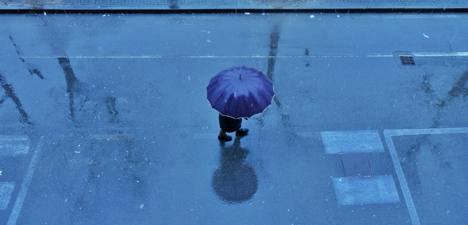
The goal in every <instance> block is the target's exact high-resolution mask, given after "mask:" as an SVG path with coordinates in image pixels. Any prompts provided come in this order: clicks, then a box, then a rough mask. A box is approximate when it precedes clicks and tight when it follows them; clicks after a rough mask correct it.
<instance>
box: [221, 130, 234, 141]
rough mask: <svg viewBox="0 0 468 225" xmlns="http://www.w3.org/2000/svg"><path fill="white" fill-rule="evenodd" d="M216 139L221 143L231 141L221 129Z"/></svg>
mask: <svg viewBox="0 0 468 225" xmlns="http://www.w3.org/2000/svg"><path fill="white" fill-rule="evenodd" d="M218 139H219V140H221V141H230V140H232V137H231V136H229V135H227V134H226V131H224V130H223V129H221V131H219V135H218Z"/></svg>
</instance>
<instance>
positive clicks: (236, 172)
mask: <svg viewBox="0 0 468 225" xmlns="http://www.w3.org/2000/svg"><path fill="white" fill-rule="evenodd" d="M220 146H221V165H220V168H218V169H217V170H216V171H215V172H214V174H213V180H212V184H211V185H212V187H213V189H214V191H215V193H216V194H217V195H218V196H219V197H220V198H221V199H222V200H223V201H225V202H228V203H241V202H244V201H246V200H249V199H251V198H252V196H253V195H254V194H255V193H256V192H257V186H258V181H257V175H256V174H255V171H254V169H253V168H252V167H250V166H248V165H245V163H244V160H245V158H246V157H247V155H248V154H249V150H247V149H245V148H242V147H241V146H240V137H236V138H235V140H234V143H233V144H232V145H231V146H228V147H226V146H225V142H220Z"/></svg>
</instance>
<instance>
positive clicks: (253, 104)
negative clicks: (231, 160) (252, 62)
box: [206, 66, 275, 141]
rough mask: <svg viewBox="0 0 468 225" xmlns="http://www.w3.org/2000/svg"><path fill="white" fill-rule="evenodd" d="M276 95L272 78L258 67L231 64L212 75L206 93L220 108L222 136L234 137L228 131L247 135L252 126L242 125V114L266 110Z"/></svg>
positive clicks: (227, 138) (243, 115) (229, 138)
mask: <svg viewBox="0 0 468 225" xmlns="http://www.w3.org/2000/svg"><path fill="white" fill-rule="evenodd" d="M274 95H275V92H274V89H273V83H272V82H271V80H270V79H269V78H268V77H267V76H266V75H265V74H263V73H262V72H261V71H258V70H256V69H254V68H249V67H245V66H240V67H231V68H228V69H225V70H223V71H221V72H219V73H218V74H217V75H216V76H214V77H212V78H211V80H210V83H209V84H208V86H207V87H206V97H207V99H208V101H209V102H210V105H211V107H212V108H213V109H215V110H216V111H218V112H219V127H220V128H221V131H220V132H219V135H218V139H219V140H221V141H231V140H232V137H231V136H229V135H227V134H226V133H228V132H234V131H235V132H236V136H245V135H247V132H249V130H248V129H242V128H241V125H242V118H244V119H246V120H247V118H250V117H252V116H253V115H255V114H258V113H262V112H263V111H264V110H265V109H266V108H267V107H268V106H269V105H270V104H271V101H272V100H273V97H274Z"/></svg>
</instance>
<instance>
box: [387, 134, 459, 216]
mask: <svg viewBox="0 0 468 225" xmlns="http://www.w3.org/2000/svg"><path fill="white" fill-rule="evenodd" d="M383 133H384V136H385V141H386V143H387V146H388V150H389V152H390V155H391V157H392V161H393V166H394V167H395V171H396V174H397V177H398V180H399V181H400V186H401V190H402V192H403V196H404V197H405V201H406V206H407V207H408V211H409V214H410V217H411V221H412V222H413V225H419V224H421V223H420V221H419V217H418V213H417V211H416V207H415V206H414V202H413V198H412V197H411V192H410V190H409V187H408V183H407V181H406V177H405V174H404V172H403V168H402V167H401V162H400V160H399V159H398V154H397V152H396V149H395V145H394V144H393V140H392V136H403V135H423V134H459V133H468V127H455V128H429V129H400V130H384V132H383Z"/></svg>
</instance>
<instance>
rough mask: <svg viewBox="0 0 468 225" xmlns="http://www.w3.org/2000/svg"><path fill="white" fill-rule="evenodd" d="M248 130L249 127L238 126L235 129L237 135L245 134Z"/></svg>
mask: <svg viewBox="0 0 468 225" xmlns="http://www.w3.org/2000/svg"><path fill="white" fill-rule="evenodd" d="M248 132H249V129H247V128H239V130H237V131H236V135H237V136H245V135H247V133H248Z"/></svg>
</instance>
